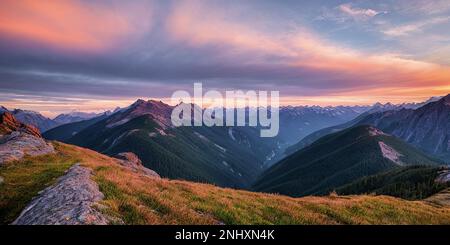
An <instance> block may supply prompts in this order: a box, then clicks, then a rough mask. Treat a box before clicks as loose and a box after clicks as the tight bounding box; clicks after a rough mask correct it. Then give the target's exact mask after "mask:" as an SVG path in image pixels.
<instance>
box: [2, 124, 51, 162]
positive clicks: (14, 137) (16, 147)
mask: <svg viewBox="0 0 450 245" xmlns="http://www.w3.org/2000/svg"><path fill="white" fill-rule="evenodd" d="M53 152H55V149H54V148H53V145H52V144H50V143H47V142H45V140H44V139H42V138H40V137H36V136H33V135H30V134H27V133H23V132H18V131H14V132H12V133H11V134H9V135H6V136H3V137H2V138H1V139H0V165H2V164H5V163H7V162H11V161H15V160H20V159H22V158H23V157H24V156H25V155H30V156H39V155H45V154H50V153H53Z"/></svg>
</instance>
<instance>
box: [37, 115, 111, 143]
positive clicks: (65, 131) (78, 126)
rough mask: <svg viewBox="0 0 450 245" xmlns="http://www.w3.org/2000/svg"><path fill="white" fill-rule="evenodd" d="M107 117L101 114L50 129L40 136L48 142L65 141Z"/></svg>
mask: <svg viewBox="0 0 450 245" xmlns="http://www.w3.org/2000/svg"><path fill="white" fill-rule="evenodd" d="M106 117H107V115H106V114H103V115H101V116H98V117H94V118H91V119H88V120H83V121H79V122H73V123H67V124H63V125H61V126H58V127H56V128H52V129H50V130H48V131H46V132H44V133H43V134H42V136H43V137H44V138H46V139H49V140H58V141H63V142H64V141H67V140H68V139H70V138H71V137H73V136H74V135H75V134H77V133H78V132H80V131H82V130H83V129H85V128H87V127H89V126H91V125H93V124H95V123H97V122H99V121H101V120H103V119H105V118H106Z"/></svg>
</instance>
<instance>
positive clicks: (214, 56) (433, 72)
mask: <svg viewBox="0 0 450 245" xmlns="http://www.w3.org/2000/svg"><path fill="white" fill-rule="evenodd" d="M0 2H1V7H0V105H4V106H6V107H8V108H15V107H18V108H24V109H32V110H37V111H40V112H43V113H44V114H46V115H54V114H56V113H60V112H67V111H71V110H85V111H99V110H104V109H111V108H114V107H115V106H126V105H127V104H129V103H130V102H132V101H134V100H136V99H137V98H158V99H162V100H164V101H169V100H168V99H167V98H169V97H170V95H171V94H172V93H173V92H174V91H175V90H178V89H187V90H192V87H193V83H194V82H202V83H203V87H204V89H218V90H221V91H224V90H230V89H232V90H236V89H242V90H248V89H252V90H279V91H280V95H281V96H282V101H281V102H282V104H293V105H298V104H302V105H303V104H311V105H313V104H315V105H338V104H343V105H351V104H361V105H362V104H372V103H374V102H377V101H379V102H388V101H390V102H393V103H400V102H411V101H422V100H426V99H427V98H428V97H431V96H438V95H445V94H448V93H450V0H436V1H418V0H404V1H402V0H392V1H385V0H383V1H381V0H380V1H332V0H326V1H318V0H315V1H312V0H311V1H273V0H272V1H262V0H258V1H242V0H241V1H229V0H227V1H225V0H223V1H138V0H135V1H121V0H110V1H87V0H86V1H82V0H79V1H75V0H61V1H46V0H41V1H34V0H19V1H17V0H0Z"/></svg>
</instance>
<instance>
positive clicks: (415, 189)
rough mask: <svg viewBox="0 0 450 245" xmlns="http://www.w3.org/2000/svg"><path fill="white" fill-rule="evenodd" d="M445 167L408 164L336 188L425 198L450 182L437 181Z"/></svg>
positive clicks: (348, 193)
mask: <svg viewBox="0 0 450 245" xmlns="http://www.w3.org/2000/svg"><path fill="white" fill-rule="evenodd" d="M444 169H445V168H444V167H434V166H408V167H400V168H395V169H392V170H388V171H386V172H383V173H380V174H376V175H372V176H367V177H363V178H361V179H359V180H356V181H354V182H352V183H350V184H348V185H345V186H342V187H339V188H337V189H336V192H337V193H338V194H343V195H354V194H370V193H373V194H376V195H389V196H395V197H401V198H403V199H409V200H416V199H424V198H427V197H429V196H431V195H433V194H436V193H438V192H440V191H442V190H444V189H445V188H447V187H450V183H442V182H438V181H436V179H437V177H438V176H439V173H440V172H441V171H443V170H444Z"/></svg>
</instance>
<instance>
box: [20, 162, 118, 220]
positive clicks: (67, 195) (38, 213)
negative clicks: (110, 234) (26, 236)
mask: <svg viewBox="0 0 450 245" xmlns="http://www.w3.org/2000/svg"><path fill="white" fill-rule="evenodd" d="M90 177H91V170H90V169H88V168H84V167H81V166H79V165H78V164H77V165H74V166H72V167H71V168H70V169H69V170H68V171H67V173H66V174H65V175H64V176H62V177H60V178H59V179H58V181H57V183H56V184H55V185H53V186H50V187H48V188H46V189H45V190H43V191H42V192H41V193H40V194H39V196H37V197H35V198H34V199H33V200H32V201H31V202H30V203H29V204H28V206H27V207H26V208H25V209H24V210H23V211H22V213H21V214H20V216H19V217H18V218H17V219H16V220H15V221H14V222H13V223H12V224H13V225H38V224H39V225H106V224H108V223H109V220H108V218H107V217H106V216H104V215H103V214H101V213H100V212H99V211H98V210H97V209H96V208H95V206H94V205H96V204H95V203H96V202H98V201H100V200H102V199H103V198H104V196H103V194H102V193H101V192H100V191H99V188H98V185H97V184H96V183H95V182H94V181H92V180H91V179H90Z"/></svg>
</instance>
